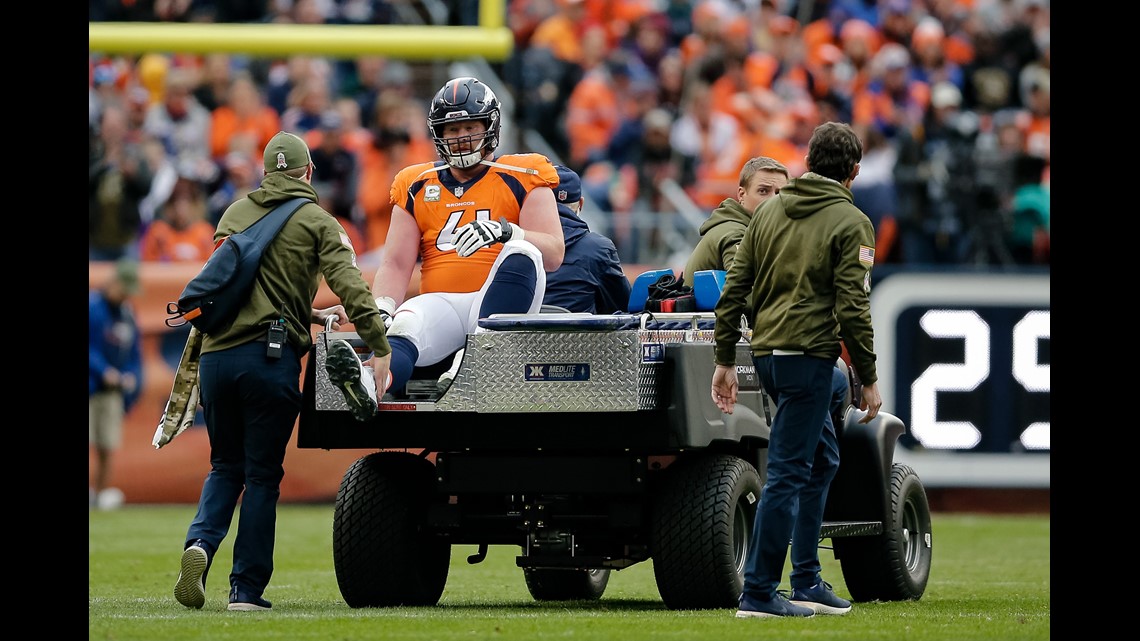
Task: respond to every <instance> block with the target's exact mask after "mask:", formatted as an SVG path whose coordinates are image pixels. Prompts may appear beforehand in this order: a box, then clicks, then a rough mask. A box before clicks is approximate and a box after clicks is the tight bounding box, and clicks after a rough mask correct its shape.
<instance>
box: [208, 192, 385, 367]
mask: <svg viewBox="0 0 1140 641" xmlns="http://www.w3.org/2000/svg"><path fill="white" fill-rule="evenodd" d="M297 196H306V197H308V198H311V199H312V200H313V202H312V203H306V204H304V205H301V207H300V209H298V210H297V211H296V212H295V213H294V214H293V216H292V217H291V218H290V219H289V220H288V221H287V222H286V223H285V226H284V227H282V228H281V231H280V232H279V233H278V234H277V237H276V238H275V239H274V240H273V242H272V243H270V245H269V246H268V247H267V248H266V249H265V252H264V253H263V254H262V256H261V267H260V269H259V270H258V274H257V279H256V280H255V281H254V284H253V291H252V293H251V294H250V299H249V303H247V304H246V305H245V307H243V308H242V310H241V311H240V312H238V315H237V318H236V319H235V320H234V322H233V324H232V325H231V326H230V327H228V328H226V329H225V330H223V331H221V332H216V333H214V334H213V335H209V336H206V337H205V338H204V339H203V342H202V353H207V352H214V351H219V350H223V349H227V348H230V347H234V346H236V345H241V344H243V343H248V342H250V341H253V340H257V339H260V338H263V337H265V334H266V330H267V327H268V325H269V324H270V323H271V322H272V321H274V320H276V319H279V318H283V319H285V325H286V327H287V329H288V332H289V342H290V343H291V344H292V345H294V346H295V347H296V348H297V349H298V351H299V353H301V354H305V353H307V352H308V351H309V348H310V347H311V346H312V334H311V326H312V310H313V299H314V298H316V295H317V289H318V287H319V286H320V284H321V277H322V276H324V279H325V281H326V282H327V283H328V285H329V289H331V290H332V291H333V293H334V294H336V296H337V298H339V299H340V301H341V303H342V304H343V305H344V309H345V311H346V312H348V318H349V319H350V320H351V322H352V323H353V325H354V326H355V328H356V332H357V333H358V334H360V337H361V338H362V339H364V342H365V343H367V344H368V347H369V348H370V349H371V350H372V351H373V352H375V354H376V355H377V356H385V355H387V354H389V353H391V351H392V348H391V347H390V346H389V345H388V338H387V335H386V334H385V331H384V321H383V320H382V319H381V318H380V310H379V309H378V308H377V307H376V300H375V298H373V296H372V290H371V287H370V286H369V284H368V282H367V281H366V280H365V279H364V275H363V274H361V273H360V269H359V268H358V267H357V266H356V253H355V252H354V251H353V249H352V244H351V243H350V242H349V240H348V235H347V234H345V233H344V228H343V227H341V226H340V222H339V221H337V219H335V218H333V216H332V215H331V214H329V213H328V212H326V211H325V210H324V209H322V208H321V207H320V206H319V205H317V204H316V203H317V192H316V191H315V190H314V189H313V187H312V186H311V185H309V184H308V183H306V182H305V181H304V180H300V179H298V178H291V177H289V176H287V175H285V174H284V173H280V172H274V173H270V174H268V175H266V176H265V178H264V180H262V181H261V187H260V188H258V189H255V190H254V191H252V192H250V193H249V195H248V196H246V197H245V198H242V199H241V200H238V201H237V202H235V203H233V204H232V205H230V206H229V207H228V208H227V209H226V211H225V213H223V214H222V218H221V220H219V221H218V229H217V231H216V232H215V233H214V240H215V241H217V240H221V239H222V238H223V237H225V236H228V235H229V234H232V233H235V232H238V231H241V230H243V229H245V228H246V227H248V226H249V225H250V224H252V223H253V222H254V221H255V220H257V219H259V218H261V217H262V216H264V215H265V214H267V213H269V211H270V210H271V209H273V208H274V207H276V206H277V205H279V204H280V203H282V202H284V201H286V200H289V199H290V198H295V197H297Z"/></svg>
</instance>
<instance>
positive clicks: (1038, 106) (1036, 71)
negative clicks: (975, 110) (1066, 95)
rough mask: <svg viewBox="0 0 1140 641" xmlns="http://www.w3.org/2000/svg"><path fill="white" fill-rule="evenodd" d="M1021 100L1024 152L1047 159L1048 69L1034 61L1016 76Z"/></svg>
mask: <svg viewBox="0 0 1140 641" xmlns="http://www.w3.org/2000/svg"><path fill="white" fill-rule="evenodd" d="M1018 87H1019V89H1020V92H1021V102H1022V104H1024V105H1025V107H1026V112H1027V117H1026V118H1025V125H1024V131H1025V152H1026V153H1029V154H1033V155H1034V156H1040V157H1041V158H1043V159H1045V161H1046V162H1048V161H1049V103H1050V100H1049V95H1050V94H1049V70H1048V69H1046V68H1045V67H1043V66H1041V65H1039V64H1037V63H1034V64H1031V65H1028V66H1026V67H1025V68H1024V69H1022V71H1021V74H1020V76H1019V77H1018Z"/></svg>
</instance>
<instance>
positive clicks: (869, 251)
mask: <svg viewBox="0 0 1140 641" xmlns="http://www.w3.org/2000/svg"><path fill="white" fill-rule="evenodd" d="M859 262H861V263H863V264H864V265H874V264H875V248H874V247H868V246H866V245H859Z"/></svg>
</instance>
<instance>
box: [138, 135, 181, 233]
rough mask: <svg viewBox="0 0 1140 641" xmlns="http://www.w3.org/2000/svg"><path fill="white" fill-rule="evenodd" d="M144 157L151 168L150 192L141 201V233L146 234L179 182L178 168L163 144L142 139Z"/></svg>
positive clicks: (145, 138)
mask: <svg viewBox="0 0 1140 641" xmlns="http://www.w3.org/2000/svg"><path fill="white" fill-rule="evenodd" d="M142 150H143V157H144V158H146V163H147V166H148V167H150V168H151V181H150V190H149V191H147V192H146V196H143V199H142V200H140V201H139V219H140V220H141V222H142V224H141V226H140V227H139V233H140V235H141V234H145V233H146V230H147V227H148V226H149V225H150V224H151V223H152V222H153V221H154V219H155V218H157V217H158V212H159V211H160V210H161V209H162V207H163V206H164V205H165V204H166V201H167V200H168V199H169V198H170V194H171V193H172V192H173V191H174V184H175V183H176V182H178V167H176V166H175V164H174V161H173V160H171V159H170V157H169V156H167V155H166V150H165V149H164V148H163V147H162V143H161V142H159V141H157V140H155V139H154V138H150V137H144V138H142Z"/></svg>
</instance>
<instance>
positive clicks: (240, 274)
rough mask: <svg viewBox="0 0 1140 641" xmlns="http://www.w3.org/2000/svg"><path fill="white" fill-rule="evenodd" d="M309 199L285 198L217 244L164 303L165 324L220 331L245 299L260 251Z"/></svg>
mask: <svg viewBox="0 0 1140 641" xmlns="http://www.w3.org/2000/svg"><path fill="white" fill-rule="evenodd" d="M307 202H312V200H311V199H310V198H305V197H300V196H299V197H297V198H293V199H291V200H287V201H285V202H283V203H281V204H280V205H278V206H277V207H276V208H274V209H273V210H272V211H270V212H269V213H267V214H265V215H264V216H262V217H261V218H258V219H257V220H256V221H254V222H253V224H251V225H250V226H249V227H246V228H245V229H243V230H241V231H239V232H237V233H234V234H230V235H229V236H226V237H225V238H223V239H222V240H221V242H220V243H218V245H217V247H215V248H214V253H212V254H210V258H209V260H207V261H206V264H205V265H202V270H201V271H199V272H198V275H197V276H195V277H194V278H192V279H190V282H189V283H186V288H185V289H183V290H182V294H181V295H180V296H179V297H178V302H173V303H167V304H166V313H167V314H170V317H168V318H167V319H166V326H167V327H182V326H183V325H185V324H186V323H190V324H191V325H193V326H194V327H197V328H198V331H200V332H202V333H203V334H210V333H213V332H217V331H220V330H224V329H226V328H227V327H229V326H230V324H232V323H233V322H234V319H235V318H237V315H238V311H240V310H241V308H242V306H243V305H244V304H245V303H246V302H247V301H248V300H249V293H250V290H252V289H253V280H254V278H256V277H257V268H258V266H259V265H260V264H261V254H262V252H264V251H265V248H266V247H268V246H269V243H271V242H273V239H274V238H276V237H277V232H279V231H281V228H282V227H284V226H285V221H287V220H289V217H290V216H292V215H293V212H295V211H297V209H299V208H300V207H301V205H303V204H304V203H307Z"/></svg>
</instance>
